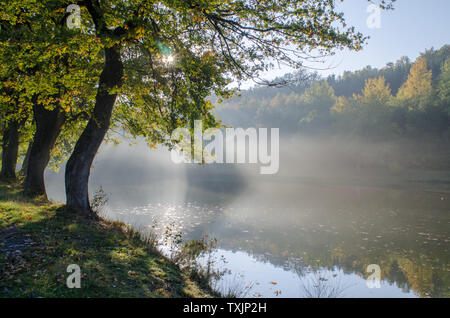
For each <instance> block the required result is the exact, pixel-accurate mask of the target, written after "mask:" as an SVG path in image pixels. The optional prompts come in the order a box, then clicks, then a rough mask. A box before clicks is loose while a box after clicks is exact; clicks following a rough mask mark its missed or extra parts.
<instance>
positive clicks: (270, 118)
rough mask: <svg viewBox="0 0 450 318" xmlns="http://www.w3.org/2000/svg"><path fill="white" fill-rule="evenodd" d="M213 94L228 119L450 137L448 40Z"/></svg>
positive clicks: (287, 127) (322, 130) (295, 128)
mask: <svg viewBox="0 0 450 318" xmlns="http://www.w3.org/2000/svg"><path fill="white" fill-rule="evenodd" d="M280 80H281V81H286V82H289V85H286V86H283V87H262V86H257V87H254V88H252V89H249V90H246V91H243V92H242V93H241V94H240V96H236V97H234V98H233V99H230V100H227V101H223V102H220V103H219V101H215V102H216V114H217V116H218V117H219V118H220V119H221V120H222V122H223V123H224V124H225V125H231V126H235V127H244V128H245V127H249V126H252V125H253V126H256V127H258V126H262V127H279V128H280V131H281V132H282V133H283V132H284V133H302V134H314V135H318V134H319V135H321V134H343V135H350V136H357V137H362V138H364V139H366V138H368V139H372V140H389V139H390V138H392V137H408V138H422V137H426V138H429V137H432V138H439V139H440V140H445V141H449V140H450V45H445V46H443V47H442V48H440V49H439V50H435V49H430V50H426V51H425V52H424V53H422V54H420V56H419V57H418V58H417V59H416V60H415V61H411V60H410V59H409V58H408V57H402V58H400V59H399V60H398V61H396V62H395V63H388V64H386V66H385V67H383V68H381V69H377V68H372V67H370V66H367V67H366V68H364V69H362V70H359V71H355V72H345V73H344V74H343V75H342V76H335V75H332V76H329V77H328V78H321V77H320V76H319V75H318V74H317V73H309V72H306V71H304V70H302V71H298V72H296V73H291V74H287V75H285V76H284V77H282V78H279V79H277V81H280Z"/></svg>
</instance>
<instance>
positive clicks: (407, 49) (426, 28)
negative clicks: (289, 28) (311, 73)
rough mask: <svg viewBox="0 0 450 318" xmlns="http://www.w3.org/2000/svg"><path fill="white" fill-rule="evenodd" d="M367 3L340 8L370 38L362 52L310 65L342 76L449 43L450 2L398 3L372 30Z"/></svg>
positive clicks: (356, 0) (350, 0) (351, 0)
mask: <svg viewBox="0 0 450 318" xmlns="http://www.w3.org/2000/svg"><path fill="white" fill-rule="evenodd" d="M368 6H369V2H368V1H366V0H344V2H343V3H342V4H340V5H339V7H340V8H341V9H342V11H343V12H344V15H345V17H346V21H347V24H348V25H352V26H355V27H356V29H357V30H358V31H360V32H361V33H363V34H364V35H367V36H370V39H369V40H368V44H367V45H366V46H365V47H364V49H363V50H362V51H359V52H351V51H342V52H338V53H337V54H336V55H335V56H333V57H330V58H328V59H327V60H326V63H325V64H317V63H316V64H315V65H311V66H314V67H315V68H320V69H326V70H323V71H320V72H319V73H320V74H322V75H324V76H325V75H328V74H342V73H343V72H344V71H345V70H350V71H352V70H358V69H361V68H363V67H365V66H366V65H371V66H373V67H382V66H384V65H386V63H388V62H394V61H396V60H397V59H399V58H400V57H402V56H404V55H406V56H408V57H410V58H411V59H415V58H416V57H417V56H418V55H419V54H420V53H421V52H423V51H425V49H430V48H431V47H434V48H436V49H437V48H440V47H441V46H443V45H444V44H450V0H428V1H427V0H397V1H396V2H395V10H393V11H382V12H381V20H380V22H381V24H380V28H369V27H368V26H367V19H368V17H369V15H370V13H367V8H368ZM289 71H290V69H288V68H282V69H275V70H273V71H272V72H270V73H268V74H265V75H264V78H267V79H269V78H273V77H276V76H279V75H281V74H284V73H286V72H289Z"/></svg>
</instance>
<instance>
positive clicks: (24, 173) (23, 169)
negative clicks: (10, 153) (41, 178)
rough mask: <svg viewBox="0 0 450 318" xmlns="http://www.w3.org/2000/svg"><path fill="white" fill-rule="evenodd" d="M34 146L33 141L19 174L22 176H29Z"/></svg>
mask: <svg viewBox="0 0 450 318" xmlns="http://www.w3.org/2000/svg"><path fill="white" fill-rule="evenodd" d="M32 146H33V141H30V142H29V143H28V148H27V152H26V154H25V158H23V162H22V167H21V168H20V171H19V174H20V175H22V176H26V175H27V169H28V163H29V162H30V153H31V147H32Z"/></svg>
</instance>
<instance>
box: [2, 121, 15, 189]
mask: <svg viewBox="0 0 450 318" xmlns="http://www.w3.org/2000/svg"><path fill="white" fill-rule="evenodd" d="M19 126H20V124H19V122H18V121H17V120H12V121H10V122H9V124H8V127H6V129H5V132H4V134H3V143H2V170H1V172H0V179H1V180H4V181H16V180H17V178H16V165H17V155H18V153H19Z"/></svg>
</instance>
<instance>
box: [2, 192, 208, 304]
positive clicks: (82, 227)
mask: <svg viewBox="0 0 450 318" xmlns="http://www.w3.org/2000/svg"><path fill="white" fill-rule="evenodd" d="M70 264H76V265H78V266H79V267H80V269H81V279H80V280H81V288H68V287H67V284H66V281H67V278H68V277H69V275H71V272H70V273H68V272H67V267H68V266H69V265H70ZM210 296H211V293H210V292H209V291H207V290H205V289H202V288H201V287H200V286H199V284H198V283H197V282H195V281H193V280H191V279H190V278H189V277H188V275H187V274H186V273H184V272H183V271H181V270H180V269H179V267H178V266H176V265H175V264H174V263H173V262H171V261H170V260H169V259H167V258H166V257H164V256H163V255H161V253H159V252H158V251H157V250H156V248H155V247H154V246H152V245H151V244H150V243H148V242H144V241H143V240H142V239H141V238H140V236H139V235H137V234H136V233H135V232H133V231H129V230H127V227H126V226H125V225H124V224H122V223H119V222H109V221H106V220H102V219H100V220H98V219H95V218H92V219H88V218H86V217H84V216H80V215H78V214H76V213H73V212H67V211H65V209H64V206H63V205H61V204H51V203H47V202H43V201H39V199H34V200H30V199H26V198H24V197H23V196H21V194H20V188H18V187H17V186H13V185H6V184H0V297H210Z"/></svg>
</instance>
